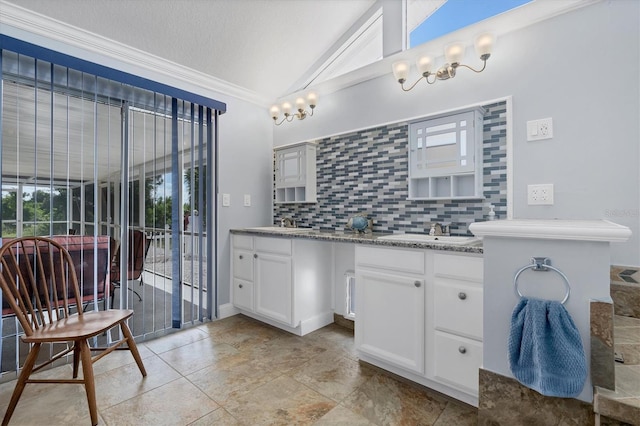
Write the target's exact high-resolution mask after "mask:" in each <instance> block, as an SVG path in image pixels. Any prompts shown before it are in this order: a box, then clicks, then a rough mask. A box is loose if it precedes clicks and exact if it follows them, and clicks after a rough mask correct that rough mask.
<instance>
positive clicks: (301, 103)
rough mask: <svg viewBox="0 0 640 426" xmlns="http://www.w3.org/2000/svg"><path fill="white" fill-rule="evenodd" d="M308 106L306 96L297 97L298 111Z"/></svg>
mask: <svg viewBox="0 0 640 426" xmlns="http://www.w3.org/2000/svg"><path fill="white" fill-rule="evenodd" d="M305 106H306V102H305V100H304V98H298V99H296V109H297V110H298V111H300V110H303V111H304V107H305Z"/></svg>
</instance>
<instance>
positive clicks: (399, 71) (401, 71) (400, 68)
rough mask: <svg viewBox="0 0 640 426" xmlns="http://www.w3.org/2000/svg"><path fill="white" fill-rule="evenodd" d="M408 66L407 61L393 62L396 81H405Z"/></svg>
mask: <svg viewBox="0 0 640 426" xmlns="http://www.w3.org/2000/svg"><path fill="white" fill-rule="evenodd" d="M410 66H411V65H410V64H409V61H398V62H394V63H393V65H392V68H393V76H394V77H395V78H396V81H398V82H400V83H404V82H405V81H407V76H408V75H409V67H410Z"/></svg>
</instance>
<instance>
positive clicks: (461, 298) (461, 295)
mask: <svg viewBox="0 0 640 426" xmlns="http://www.w3.org/2000/svg"><path fill="white" fill-rule="evenodd" d="M466 298H467V293H465V292H464V291H461V292H460V293H458V299H460V300H464V299H466Z"/></svg>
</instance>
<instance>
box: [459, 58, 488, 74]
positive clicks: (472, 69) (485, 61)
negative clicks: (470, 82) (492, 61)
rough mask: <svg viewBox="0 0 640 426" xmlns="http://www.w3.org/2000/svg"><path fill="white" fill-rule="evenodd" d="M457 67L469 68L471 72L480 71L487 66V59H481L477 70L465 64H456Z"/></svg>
mask: <svg viewBox="0 0 640 426" xmlns="http://www.w3.org/2000/svg"><path fill="white" fill-rule="evenodd" d="M458 67H465V68H468V69H470V70H471V71H473V72H476V73H481V72H482V71H484V69H485V68H486V67H487V60H486V59H485V60H484V61H482V68H480V69H479V70H477V69H474V68H471V67H470V66H469V65H465V64H458Z"/></svg>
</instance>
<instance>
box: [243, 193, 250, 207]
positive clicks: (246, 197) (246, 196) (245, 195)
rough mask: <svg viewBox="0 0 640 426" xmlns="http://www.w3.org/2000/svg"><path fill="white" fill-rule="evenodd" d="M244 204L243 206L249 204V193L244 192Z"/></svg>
mask: <svg viewBox="0 0 640 426" xmlns="http://www.w3.org/2000/svg"><path fill="white" fill-rule="evenodd" d="M244 206H245V207H250V206H251V194H244Z"/></svg>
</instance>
